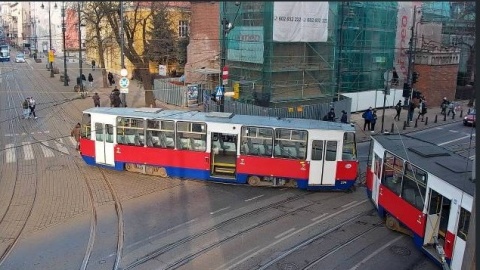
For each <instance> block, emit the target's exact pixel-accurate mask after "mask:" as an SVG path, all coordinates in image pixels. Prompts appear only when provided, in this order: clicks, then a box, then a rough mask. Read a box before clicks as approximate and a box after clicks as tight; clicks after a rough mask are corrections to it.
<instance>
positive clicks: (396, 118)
mask: <svg viewBox="0 0 480 270" xmlns="http://www.w3.org/2000/svg"><path fill="white" fill-rule="evenodd" d="M395 110H396V111H397V114H396V115H395V117H394V118H393V120H398V121H400V113H401V112H402V101H401V100H399V101H398V103H397V105H395Z"/></svg>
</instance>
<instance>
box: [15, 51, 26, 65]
mask: <svg viewBox="0 0 480 270" xmlns="http://www.w3.org/2000/svg"><path fill="white" fill-rule="evenodd" d="M15 63H25V54H23V53H19V54H17V56H15Z"/></svg>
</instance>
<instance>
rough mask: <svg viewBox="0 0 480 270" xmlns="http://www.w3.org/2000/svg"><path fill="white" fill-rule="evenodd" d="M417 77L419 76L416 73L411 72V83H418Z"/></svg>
mask: <svg viewBox="0 0 480 270" xmlns="http://www.w3.org/2000/svg"><path fill="white" fill-rule="evenodd" d="M418 77H420V74H419V73H418V72H416V71H415V72H413V74H412V83H417V82H418Z"/></svg>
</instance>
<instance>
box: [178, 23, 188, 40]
mask: <svg viewBox="0 0 480 270" xmlns="http://www.w3.org/2000/svg"><path fill="white" fill-rule="evenodd" d="M178 36H179V37H181V38H185V37H188V21H179V22H178Z"/></svg>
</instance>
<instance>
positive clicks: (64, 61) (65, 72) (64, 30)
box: [62, 1, 68, 86]
mask: <svg viewBox="0 0 480 270" xmlns="http://www.w3.org/2000/svg"><path fill="white" fill-rule="evenodd" d="M66 30H67V26H66V25H65V1H64V2H62V38H63V70H64V71H63V73H64V74H63V85H64V86H68V75H67V50H66V46H65V32H66Z"/></svg>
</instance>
